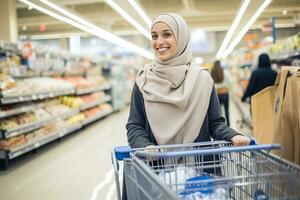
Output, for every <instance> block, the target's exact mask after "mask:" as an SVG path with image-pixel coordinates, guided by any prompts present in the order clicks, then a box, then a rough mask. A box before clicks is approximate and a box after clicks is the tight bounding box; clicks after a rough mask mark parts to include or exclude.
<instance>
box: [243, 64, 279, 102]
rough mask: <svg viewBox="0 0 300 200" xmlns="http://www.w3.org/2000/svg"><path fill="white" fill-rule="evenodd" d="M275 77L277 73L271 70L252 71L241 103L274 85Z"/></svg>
mask: <svg viewBox="0 0 300 200" xmlns="http://www.w3.org/2000/svg"><path fill="white" fill-rule="evenodd" d="M276 77H277V72H276V71H274V70H272V69H271V68H265V67H262V68H258V69H256V70H254V71H253V72H252V74H251V76H250V80H249V84H248V86H247V89H246V91H245V93H244V95H243V97H242V101H245V100H246V99H247V98H248V97H251V96H253V95H255V94H256V93H258V92H259V91H261V90H263V89H264V88H266V87H268V86H271V85H274V83H275V80H276Z"/></svg>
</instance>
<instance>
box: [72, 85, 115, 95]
mask: <svg viewBox="0 0 300 200" xmlns="http://www.w3.org/2000/svg"><path fill="white" fill-rule="evenodd" d="M110 88H111V84H109V83H105V84H101V85H97V86H95V87H90V88H81V89H77V90H76V94H77V95H83V94H89V93H93V92H98V91H103V90H108V89H110Z"/></svg>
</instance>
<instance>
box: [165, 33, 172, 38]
mask: <svg viewBox="0 0 300 200" xmlns="http://www.w3.org/2000/svg"><path fill="white" fill-rule="evenodd" d="M171 36H172V34H171V33H164V37H171Z"/></svg>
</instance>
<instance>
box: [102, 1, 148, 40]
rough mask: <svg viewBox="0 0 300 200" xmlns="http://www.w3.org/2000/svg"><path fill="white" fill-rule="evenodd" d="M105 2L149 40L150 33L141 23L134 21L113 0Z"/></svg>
mask: <svg viewBox="0 0 300 200" xmlns="http://www.w3.org/2000/svg"><path fill="white" fill-rule="evenodd" d="M105 2H106V3H107V4H108V5H110V7H112V8H113V9H114V10H115V11H117V12H118V13H119V14H120V15H121V16H122V17H123V18H124V19H126V20H127V21H128V22H129V23H130V24H131V25H132V26H134V27H135V28H136V29H137V30H138V31H140V32H141V33H142V34H143V35H144V36H145V37H146V38H147V39H149V40H151V34H150V32H149V31H146V29H144V27H143V26H142V25H140V24H139V23H138V22H137V21H135V20H134V19H133V18H132V17H131V16H130V15H128V14H127V12H125V11H124V10H123V9H122V8H121V7H120V6H119V5H118V4H116V3H115V2H114V1H113V0H105Z"/></svg>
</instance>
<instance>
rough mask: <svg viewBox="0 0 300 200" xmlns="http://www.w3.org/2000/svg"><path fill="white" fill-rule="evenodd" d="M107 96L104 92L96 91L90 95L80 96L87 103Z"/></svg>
mask: <svg viewBox="0 0 300 200" xmlns="http://www.w3.org/2000/svg"><path fill="white" fill-rule="evenodd" d="M104 97H105V93H104V92H95V93H92V94H89V95H83V96H81V97H80V98H81V99H82V100H83V101H84V102H85V103H91V102H94V101H97V100H100V99H102V98H104Z"/></svg>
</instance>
